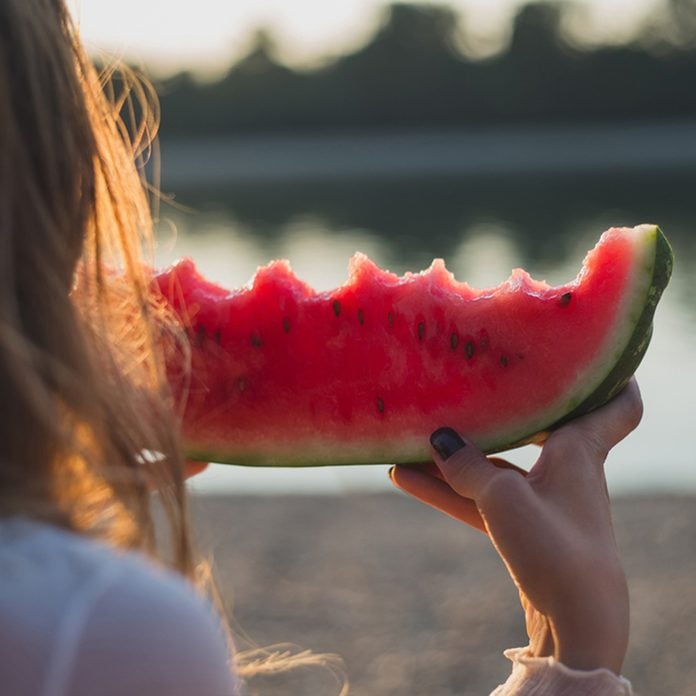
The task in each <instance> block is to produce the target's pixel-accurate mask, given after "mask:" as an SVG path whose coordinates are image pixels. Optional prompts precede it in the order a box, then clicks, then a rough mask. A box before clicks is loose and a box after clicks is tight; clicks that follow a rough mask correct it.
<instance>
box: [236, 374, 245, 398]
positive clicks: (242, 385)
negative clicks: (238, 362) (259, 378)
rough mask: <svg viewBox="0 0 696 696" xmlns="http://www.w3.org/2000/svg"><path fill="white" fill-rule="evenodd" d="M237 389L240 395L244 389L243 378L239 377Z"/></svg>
mask: <svg viewBox="0 0 696 696" xmlns="http://www.w3.org/2000/svg"><path fill="white" fill-rule="evenodd" d="M237 389H239V392H240V394H241V392H243V391H244V390H245V389H246V380H245V379H244V377H240V378H239V379H238V380H237Z"/></svg>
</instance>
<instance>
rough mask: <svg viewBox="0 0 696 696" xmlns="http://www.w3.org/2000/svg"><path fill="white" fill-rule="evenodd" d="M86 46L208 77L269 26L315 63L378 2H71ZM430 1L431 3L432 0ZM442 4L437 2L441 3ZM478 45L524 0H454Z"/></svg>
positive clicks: (602, 0)
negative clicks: (257, 32) (253, 35)
mask: <svg viewBox="0 0 696 696" xmlns="http://www.w3.org/2000/svg"><path fill="white" fill-rule="evenodd" d="M68 3H69V5H70V7H71V8H72V9H73V11H74V13H75V16H76V17H77V18H78V21H79V23H80V26H81V30H82V35H83V37H84V39H85V40H86V41H87V43H88V46H89V47H90V50H93V51H94V52H97V53H98V52H100V51H106V52H107V53H108V54H110V55H116V56H117V57H123V58H127V59H129V60H135V61H139V62H145V63H148V64H149V65H150V66H151V68H152V69H154V70H156V71H159V72H173V71H176V70H181V69H192V70H193V71H195V72H197V73H199V74H203V75H205V74H208V75H212V74H215V73H216V72H219V71H220V70H222V69H224V68H225V67H226V66H227V65H228V64H229V63H230V61H231V60H232V59H234V58H237V57H239V56H240V55H242V54H243V53H244V52H245V50H246V49H247V48H248V41H249V35H250V34H251V33H252V32H253V31H254V30H256V29H258V28H260V27H268V28H270V29H271V31H272V32H273V34H274V35H275V36H276V37H277V39H278V45H279V51H278V53H279V57H280V58H281V59H282V60H284V61H287V62H288V63H291V64H296V65H312V64H316V63H317V61H319V60H321V59H322V58H326V57H327V56H328V57H331V56H335V55H338V54H340V53H343V52H346V51H349V50H352V49H355V48H356V47H357V46H359V45H360V44H361V43H363V42H365V41H366V40H368V39H369V37H370V35H371V33H372V32H373V31H374V28H375V26H376V23H377V21H378V19H379V17H380V14H381V12H382V8H383V6H384V5H385V4H386V3H385V2H382V1H380V0H344V2H341V3H328V2H325V1H324V0H292V2H288V1H287V0H235V2H227V1H226V0H197V1H196V2H195V3H191V2H181V0H147V1H146V2H143V0H120V1H119V2H113V0H68ZM433 4H435V3H433ZM439 4H441V3H439ZM450 4H451V5H452V6H454V7H455V8H456V9H458V10H459V11H461V12H462V16H463V21H464V22H465V23H466V27H467V31H469V32H470V33H471V35H472V43H473V45H474V46H475V47H481V49H482V51H483V52H484V53H485V52H490V51H487V49H486V46H493V47H498V46H499V45H500V44H501V37H502V39H503V40H504V38H505V36H506V34H507V31H508V28H509V20H510V18H511V17H512V16H513V14H514V12H515V10H516V8H517V7H518V6H519V5H521V4H522V0H452V1H451V2H450ZM586 4H587V6H588V8H589V10H588V15H587V17H586V19H585V20H584V22H586V23H585V24H584V26H583V27H582V32H581V33H582V34H583V35H584V36H587V37H589V38H592V37H597V38H598V40H604V39H607V38H611V37H612V36H618V37H621V36H626V35H630V32H631V31H632V30H633V29H634V28H635V27H636V26H637V25H638V24H639V23H640V22H641V21H643V20H644V19H645V17H646V16H647V15H648V13H649V12H650V11H651V10H652V9H653V8H654V7H655V5H656V0H586Z"/></svg>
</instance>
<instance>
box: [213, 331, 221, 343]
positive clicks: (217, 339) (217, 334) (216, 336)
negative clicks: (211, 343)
mask: <svg viewBox="0 0 696 696" xmlns="http://www.w3.org/2000/svg"><path fill="white" fill-rule="evenodd" d="M213 339H214V340H215V343H217V344H218V345H220V342H221V341H222V333H221V332H220V329H217V330H216V331H215V333H214V334H213Z"/></svg>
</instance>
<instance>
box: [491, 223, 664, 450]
mask: <svg viewBox="0 0 696 696" xmlns="http://www.w3.org/2000/svg"><path fill="white" fill-rule="evenodd" d="M653 230H654V252H653V253H652V254H651V258H652V259H653V260H654V261H653V264H652V268H651V273H652V275H651V280H650V283H649V284H648V285H647V289H646V292H645V293H643V294H642V295H639V296H638V297H637V298H636V303H635V304H640V303H641V302H642V311H641V314H640V316H639V318H638V320H637V321H636V323H635V326H634V329H633V333H632V334H631V336H630V338H629V340H628V342H627V344H626V347H625V348H624V349H623V351H622V353H621V356H620V357H619V358H618V360H617V361H616V362H615V363H614V364H613V366H612V367H611V369H610V371H609V373H608V374H607V375H606V377H605V378H604V379H603V380H602V382H601V383H600V384H599V386H597V388H596V389H594V390H593V391H592V393H591V394H590V395H589V396H587V397H586V398H585V399H583V400H582V401H581V402H580V403H579V404H578V405H577V406H575V407H573V408H571V410H570V411H569V412H568V413H566V415H564V416H562V417H561V418H559V419H557V420H556V421H555V422H554V423H552V424H551V425H549V426H548V427H547V428H544V429H542V430H541V431H540V432H537V433H535V434H534V435H531V436H530V437H525V438H523V439H521V440H518V441H517V442H513V443H511V444H507V445H504V446H500V447H492V448H487V450H486V452H487V453H488V454H492V453H494V452H501V451H503V450H507V449H514V448H515V447H522V446H523V445H527V444H530V443H532V442H539V441H542V440H544V438H545V435H546V434H547V433H548V432H549V431H552V430H556V429H557V428H559V427H560V426H562V425H564V424H565V423H568V422H569V421H571V420H574V419H575V418H579V417H580V416H584V415H586V414H588V413H590V412H591V411H594V410H595V409H598V408H600V407H601V406H604V405H605V404H606V403H608V402H609V401H611V399H613V398H614V397H615V396H616V395H617V394H619V392H621V390H622V389H623V388H624V387H625V386H626V385H627V384H628V382H629V380H630V379H631V377H632V376H633V375H634V374H635V371H636V369H637V368H638V366H639V365H640V363H641V361H642V360H643V357H644V356H645V353H646V351H647V350H648V346H649V345H650V339H651V338H652V333H653V317H654V316H655V310H656V308H657V305H658V303H659V301H660V298H661V297H662V293H663V292H664V290H665V288H666V287H667V284H668V283H669V279H670V277H671V275H672V269H673V267H674V253H673V251H672V247H671V245H670V243H669V242H668V241H667V238H666V237H665V235H664V234H663V232H662V230H661V229H660V228H659V227H658V226H654V228H653Z"/></svg>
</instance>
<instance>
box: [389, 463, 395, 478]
mask: <svg viewBox="0 0 696 696" xmlns="http://www.w3.org/2000/svg"><path fill="white" fill-rule="evenodd" d="M395 469H396V467H395V466H392V467H391V468H390V469H389V478H390V479H391V480H392V481H393V480H394V470H395Z"/></svg>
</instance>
